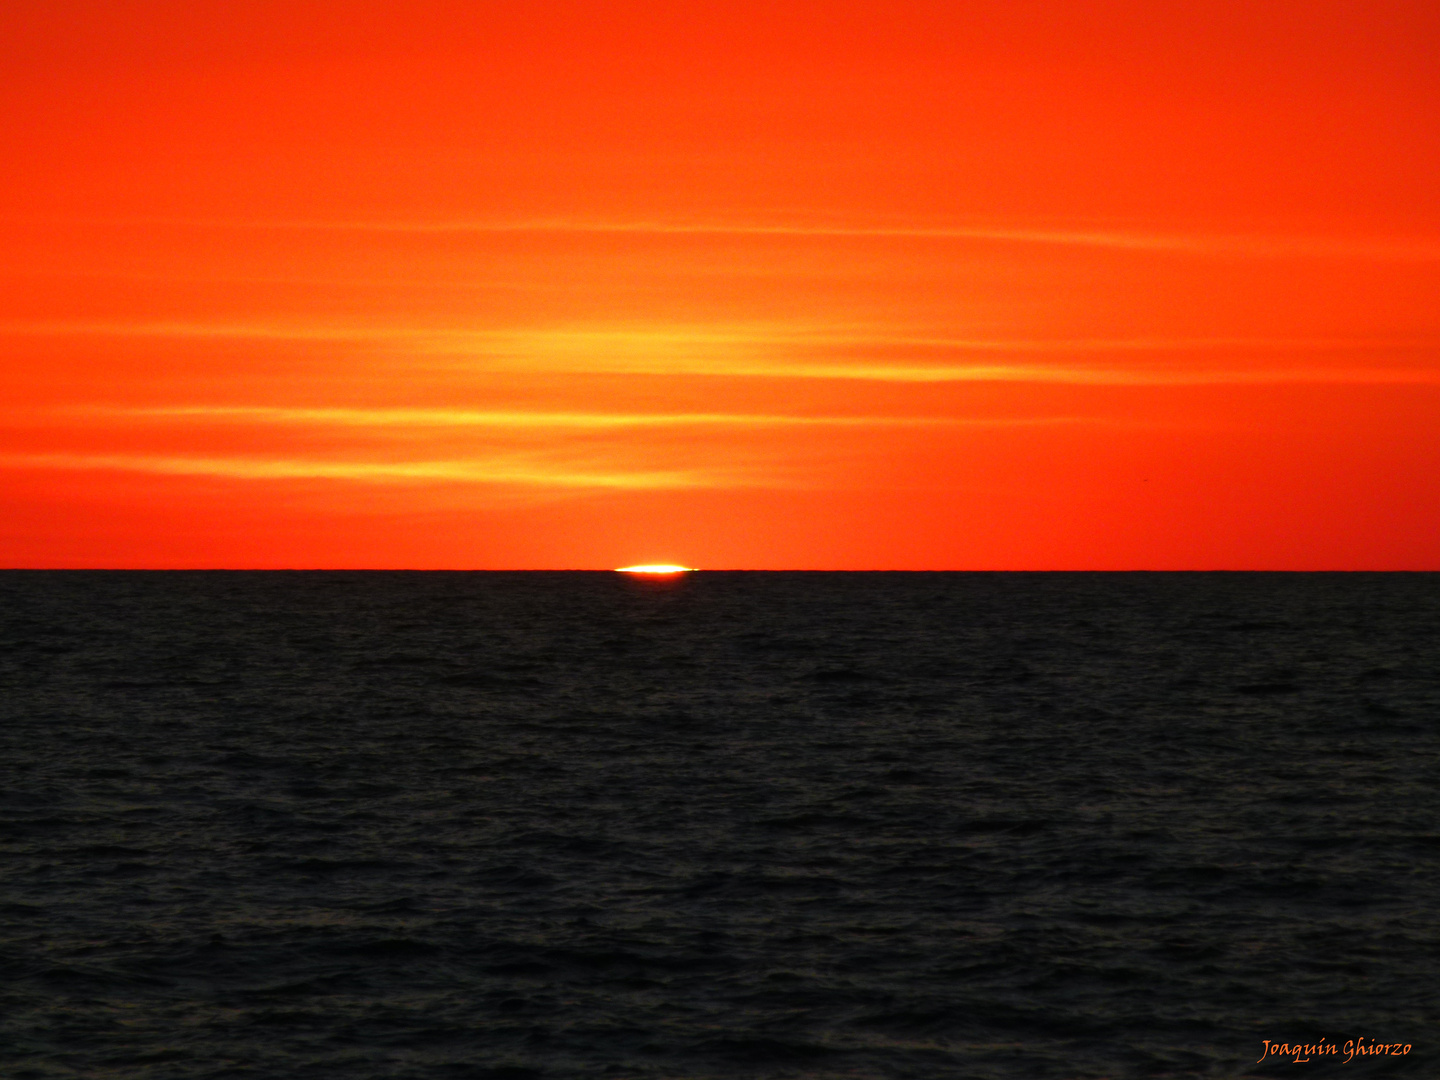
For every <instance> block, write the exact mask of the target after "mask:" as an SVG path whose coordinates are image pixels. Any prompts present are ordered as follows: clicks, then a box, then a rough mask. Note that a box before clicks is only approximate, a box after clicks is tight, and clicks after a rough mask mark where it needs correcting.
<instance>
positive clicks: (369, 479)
mask: <svg viewBox="0 0 1440 1080" xmlns="http://www.w3.org/2000/svg"><path fill="white" fill-rule="evenodd" d="M0 465H3V466H6V467H9V468H20V469H69V470H110V471H119V472H138V473H151V474H160V475H167V476H195V477H212V478H216V479H226V480H338V481H353V482H362V483H374V484H411V485H416V484H481V485H486V484H490V485H519V486H525V487H539V488H568V489H587V488H588V489H595V490H603V489H621V490H657V489H681V488H713V487H739V486H748V484H747V481H746V480H745V479H744V478H743V477H742V476H740V475H739V474H737V473H722V472H719V471H714V472H706V471H699V470H649V471H642V470H613V471H584V470H576V469H569V468H566V467H563V466H554V467H550V466H546V465H544V464H525V463H523V462H516V461H513V460H506V459H499V460H457V461H406V462H362V461H320V460H298V459H284V458H277V459H266V458H243V457H186V456H165V455H141V454H7V455H3V456H0Z"/></svg>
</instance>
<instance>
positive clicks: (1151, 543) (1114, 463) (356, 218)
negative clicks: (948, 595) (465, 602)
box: [0, 0, 1440, 569]
mask: <svg viewBox="0 0 1440 1080" xmlns="http://www.w3.org/2000/svg"><path fill="white" fill-rule="evenodd" d="M1437 56H1440V7H1437V6H1436V5H1435V4H1434V3H1433V0H1432V2H1426V3H1420V2H1415V3H1388V2H1384V0H1380V2H1374V0H1371V2H1366V3H1358V2H1357V3H1338V2H1331V0H1307V2H1305V3H1298V2H1296V3H1292V2H1289V0H1277V2H1273V3H1265V4H1255V3H1249V4H1241V3H1233V4H1232V3H1206V2H1203V0H1202V2H1193V0H1191V2H1186V3H1183V4H1182V3H1163V2H1154V0H1152V2H1150V3H1104V2H1091V3H1080V2H1070V3H1065V2H1049V3H1025V2H1017V0H1008V2H1005V3H963V4H962V3H957V2H955V0H950V2H946V3H918V2H909V0H891V2H888V3H885V4H879V3H843V2H842V3H837V2H834V0H831V2H826V3H813V4H812V3H799V2H785V3H773V2H767V3H758V2H747V0H734V2H730V3H725V4H697V3H685V4H680V3H645V2H638V3H627V4H623V5H602V4H599V3H588V2H585V3H579V2H577V3H566V2H555V3H534V2H533V0H532V2H529V3H475V2H470V3H453V4H446V3H426V2H424V0H418V2H417V0H412V2H409V3H404V4H400V3H385V2H347V3H320V2H317V3H305V2H303V0H299V2H297V0H289V2H284V3H280V2H276V3H270V2H247V3H243V4H237V3H231V2H225V3H220V2H205V0H189V2H186V3H158V2H124V0H103V2H93V3H92V2H86V3H81V2H68V0H47V2H45V3H40V2H29V0H20V2H18V3H11V4H7V5H4V6H3V7H0V146H3V151H0V152H3V159H4V160H5V162H6V163H7V164H6V167H5V169H4V170H0V238H3V244H0V565H4V566H72V567H81V566H85V567H90V566H102V567H191V566H215V567H219V566H233V567H341V566H345V567H354V566H359V567H456V568H469V567H474V568H512V567H513V568H551V567H575V568H602V567H611V566H619V565H624V564H628V563H635V562H658V561H664V562H678V563H683V564H687V565H693V566H700V567H715V568H721V567H735V568H815V569H998V568H1003V569H1017V568H1028V569H1130V568H1155V569H1162V568H1167V569H1168V568H1193V569H1208V568H1257V569H1260V568H1266V569H1321V568H1332V569H1402V568H1411V569H1421V568H1423V569H1440V485H1437V481H1436V479H1435V478H1436V477H1437V476H1440V109H1437V108H1436V102H1437V101H1440V63H1437V62H1436V59H1435V58H1436V57H1437Z"/></svg>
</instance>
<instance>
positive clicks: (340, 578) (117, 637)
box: [0, 572, 1440, 1080]
mask: <svg viewBox="0 0 1440 1080" xmlns="http://www.w3.org/2000/svg"><path fill="white" fill-rule="evenodd" d="M0 778H3V790H0V838H3V846H0V874H3V877H0V1075H3V1076H4V1077H6V1078H7V1080H9V1078H16V1080H18V1078H25V1077H36V1078H41V1077H44V1078H50V1077H104V1078H119V1077H125V1078H132V1077H133V1078H142V1077H143V1078H149V1080H159V1078H167V1080H168V1078H177V1080H182V1078H183V1080H192V1078H210V1077H277V1078H281V1077H347V1078H348V1077H354V1078H368V1077H387V1078H388V1077H406V1078H432V1077H433V1078H437V1080H441V1078H482V1077H490V1078H500V1077H505V1078H511V1080H520V1078H528V1077H547V1078H549V1077H556V1078H560V1077H621V1078H624V1077H636V1078H640V1077H647V1078H648V1077H653V1078H695V1080H698V1078H712V1077H814V1078H820V1077H826V1078H828V1077H917V1078H926V1077H976V1078H985V1077H993V1078H1000V1077H1004V1078H1029V1077H1034V1078H1079V1077H1112V1078H1115V1077H1244V1076H1306V1075H1322V1074H1323V1075H1327V1076H1345V1077H1362V1076H1413V1077H1437V1076H1440V1022H1437V1021H1440V575H1400V574H1396V575H1368V574H1350V575H1342V574H1335V575H1326V574H1309V575H1283V574H1275V575H1270V574H1190V575H1186V574H1134V575H1128V574H824V573H704V574H694V575H691V576H689V577H688V578H685V579H683V580H680V581H677V582H673V583H657V582H646V581H637V580H633V579H628V578H625V577H623V576H621V575H616V574H609V573H457V574H440V573H338V572H337V573H321V572H313V573H88V572H73V573H49V572H9V573H4V574H0ZM1321 1037H1323V1038H1325V1039H1327V1040H1328V1041H1330V1042H1332V1043H1336V1044H1343V1043H1344V1042H1345V1041H1346V1040H1347V1039H1355V1038H1363V1039H1364V1040H1365V1045H1367V1046H1368V1045H1369V1044H1370V1043H1371V1042H1374V1041H1379V1042H1381V1043H1396V1042H1398V1043H1402V1044H1404V1043H1408V1044H1411V1046H1412V1047H1413V1049H1412V1050H1411V1052H1410V1054H1409V1055H1408V1056H1404V1057H1393V1056H1389V1057H1372V1056H1366V1057H1363V1058H1362V1057H1356V1058H1354V1059H1353V1060H1351V1061H1350V1062H1349V1063H1348V1064H1345V1063H1343V1062H1342V1060H1341V1058H1340V1057H1339V1056H1335V1057H1326V1058H1323V1059H1320V1058H1316V1059H1312V1061H1310V1062H1308V1063H1300V1064H1294V1063H1283V1064H1279V1063H1275V1062H1274V1061H1273V1059H1272V1060H1271V1062H1269V1063H1267V1064H1263V1065H1256V1064H1254V1063H1255V1062H1256V1059H1257V1058H1258V1057H1259V1056H1260V1054H1261V1051H1262V1049H1263V1040H1264V1039H1270V1040H1272V1041H1292V1042H1293V1041H1296V1040H1305V1041H1310V1042H1314V1041H1315V1040H1316V1039H1318V1038H1321Z"/></svg>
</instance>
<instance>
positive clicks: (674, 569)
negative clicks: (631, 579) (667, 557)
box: [615, 563, 695, 574]
mask: <svg viewBox="0 0 1440 1080" xmlns="http://www.w3.org/2000/svg"><path fill="white" fill-rule="evenodd" d="M694 569H695V568H694V567H693V566H676V565H675V564H674V563H642V564H641V565H639V566H620V567H617V568H616V570H615V572H616V573H617V574H686V573H689V572H690V571H691V570H694Z"/></svg>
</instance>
